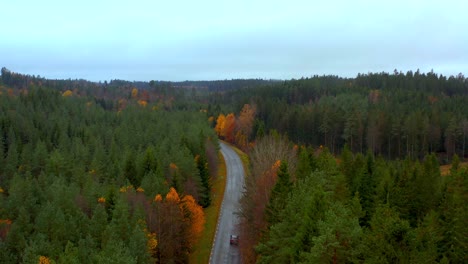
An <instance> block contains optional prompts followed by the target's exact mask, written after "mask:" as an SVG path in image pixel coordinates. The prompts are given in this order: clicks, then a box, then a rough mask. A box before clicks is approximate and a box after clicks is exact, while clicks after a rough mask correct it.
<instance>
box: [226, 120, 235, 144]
mask: <svg viewBox="0 0 468 264" xmlns="http://www.w3.org/2000/svg"><path fill="white" fill-rule="evenodd" d="M235 128H236V116H235V115H234V114H233V113H230V114H228V115H227V116H226V121H225V122H224V129H223V131H224V133H223V134H224V139H225V140H226V141H227V142H230V143H235V142H234V136H235Z"/></svg>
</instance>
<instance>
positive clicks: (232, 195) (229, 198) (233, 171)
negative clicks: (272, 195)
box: [210, 142, 244, 264]
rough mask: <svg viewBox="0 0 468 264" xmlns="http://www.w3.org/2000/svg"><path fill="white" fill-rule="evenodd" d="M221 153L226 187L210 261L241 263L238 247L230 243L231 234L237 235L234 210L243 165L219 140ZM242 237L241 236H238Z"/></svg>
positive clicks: (213, 263)
mask: <svg viewBox="0 0 468 264" xmlns="http://www.w3.org/2000/svg"><path fill="white" fill-rule="evenodd" d="M220 145H221V154H223V156H224V160H225V162H226V176H227V178H226V189H225V192H224V198H223V202H222V205H221V210H220V213H219V218H218V225H217V230H216V235H215V239H214V243H213V247H212V248H211V257H210V263H212V264H221V263H241V258H240V253H239V248H238V247H237V246H235V245H230V243H229V238H230V235H231V234H234V235H237V234H238V231H237V226H238V223H239V220H238V218H237V215H236V214H235V212H236V211H237V209H238V208H239V199H240V197H241V194H242V190H243V186H244V167H243V166H242V162H241V160H240V158H239V155H237V153H236V152H235V151H234V150H233V149H232V148H231V147H230V146H229V145H227V144H225V143H222V142H221V144H220ZM240 239H242V238H240Z"/></svg>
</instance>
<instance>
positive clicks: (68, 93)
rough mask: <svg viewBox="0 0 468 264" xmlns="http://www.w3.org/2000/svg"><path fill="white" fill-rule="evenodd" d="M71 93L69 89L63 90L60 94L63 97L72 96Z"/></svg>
mask: <svg viewBox="0 0 468 264" xmlns="http://www.w3.org/2000/svg"><path fill="white" fill-rule="evenodd" d="M72 95H73V92H72V91H70V90H66V91H65V92H63V94H62V96H63V97H69V96H72Z"/></svg>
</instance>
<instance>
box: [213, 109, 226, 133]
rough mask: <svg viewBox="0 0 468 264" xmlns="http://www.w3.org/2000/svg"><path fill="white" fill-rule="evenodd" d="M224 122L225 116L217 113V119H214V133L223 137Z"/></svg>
mask: <svg viewBox="0 0 468 264" xmlns="http://www.w3.org/2000/svg"><path fill="white" fill-rule="evenodd" d="M225 122H226V116H225V115H223V114H219V116H218V119H216V126H215V131H216V134H218V136H220V137H224V123H225Z"/></svg>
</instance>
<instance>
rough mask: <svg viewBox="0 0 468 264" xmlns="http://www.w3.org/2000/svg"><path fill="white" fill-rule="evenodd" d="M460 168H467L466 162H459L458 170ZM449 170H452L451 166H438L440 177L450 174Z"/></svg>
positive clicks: (467, 163)
mask: <svg viewBox="0 0 468 264" xmlns="http://www.w3.org/2000/svg"><path fill="white" fill-rule="evenodd" d="M461 167H465V168H468V161H465V162H460V168H461ZM450 168H452V164H447V165H442V166H440V173H441V174H442V176H446V175H448V174H449V173H450Z"/></svg>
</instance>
